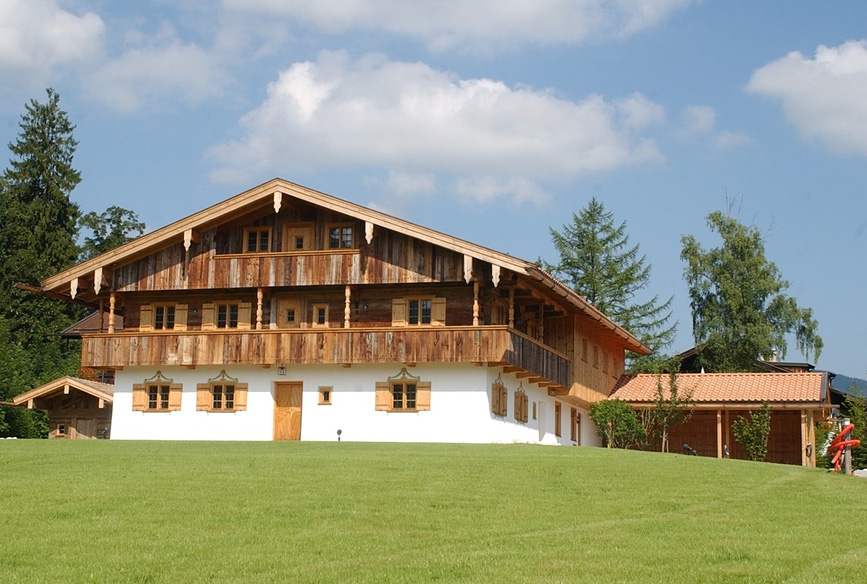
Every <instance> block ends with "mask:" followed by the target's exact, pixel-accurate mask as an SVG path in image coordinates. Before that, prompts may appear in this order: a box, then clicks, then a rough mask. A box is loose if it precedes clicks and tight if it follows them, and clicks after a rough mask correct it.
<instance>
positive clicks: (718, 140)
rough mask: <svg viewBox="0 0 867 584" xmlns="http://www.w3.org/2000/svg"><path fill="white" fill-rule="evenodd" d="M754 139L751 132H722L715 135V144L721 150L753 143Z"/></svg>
mask: <svg viewBox="0 0 867 584" xmlns="http://www.w3.org/2000/svg"><path fill="white" fill-rule="evenodd" d="M752 141H753V139H752V138H750V136H749V134H746V133H744V132H720V133H719V134H717V135H716V136H715V137H714V139H713V146H714V147H715V148H717V149H719V150H729V149H731V148H737V147H738V146H745V145H747V144H751V143H752Z"/></svg>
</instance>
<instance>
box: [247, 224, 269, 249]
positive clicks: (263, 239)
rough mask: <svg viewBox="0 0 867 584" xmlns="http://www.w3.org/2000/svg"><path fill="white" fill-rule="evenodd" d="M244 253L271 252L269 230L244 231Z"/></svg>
mask: <svg viewBox="0 0 867 584" xmlns="http://www.w3.org/2000/svg"><path fill="white" fill-rule="evenodd" d="M244 251H245V252H246V253H256V252H263V251H271V228H270V227H247V228H246V229H244Z"/></svg>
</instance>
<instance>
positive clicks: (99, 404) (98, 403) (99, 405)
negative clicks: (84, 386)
mask: <svg viewBox="0 0 867 584" xmlns="http://www.w3.org/2000/svg"><path fill="white" fill-rule="evenodd" d="M97 407H98V408H99V409H101V410H103V409H105V400H104V399H102V398H99V401H98V402H97Z"/></svg>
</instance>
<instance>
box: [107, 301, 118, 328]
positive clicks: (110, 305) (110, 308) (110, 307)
mask: <svg viewBox="0 0 867 584" xmlns="http://www.w3.org/2000/svg"><path fill="white" fill-rule="evenodd" d="M116 301H117V299H116V298H115V295H114V292H112V293H111V294H109V296H108V332H109V334H111V333H113V332H114V307H115V302H116Z"/></svg>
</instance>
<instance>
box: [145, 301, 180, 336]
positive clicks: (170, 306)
mask: <svg viewBox="0 0 867 584" xmlns="http://www.w3.org/2000/svg"><path fill="white" fill-rule="evenodd" d="M139 330H140V331H170V330H178V331H183V330H187V305H186V304H177V303H174V302H172V303H168V302H165V303H160V304H143V305H142V306H141V308H140V309H139Z"/></svg>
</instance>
